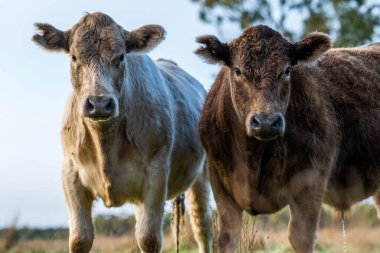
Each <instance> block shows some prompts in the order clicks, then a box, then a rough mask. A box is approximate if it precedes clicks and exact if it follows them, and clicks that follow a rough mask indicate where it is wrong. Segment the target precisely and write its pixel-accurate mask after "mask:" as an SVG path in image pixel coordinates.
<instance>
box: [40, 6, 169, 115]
mask: <svg viewBox="0 0 380 253" xmlns="http://www.w3.org/2000/svg"><path fill="white" fill-rule="evenodd" d="M36 26H37V28H38V29H39V30H40V31H41V34H36V35H35V36H34V37H33V40H34V41H35V42H36V43H37V44H39V45H40V46H42V47H44V48H45V49H48V50H51V51H64V52H66V53H68V54H69V55H70V56H71V64H70V65H71V82H72V84H73V88H74V93H75V95H76V98H77V101H79V103H80V106H78V108H79V114H80V115H81V116H82V117H84V118H87V119H89V120H90V121H93V122H102V121H108V120H110V119H112V118H117V117H118V115H119V114H120V109H119V108H120V100H121V95H122V94H123V88H124V86H123V83H124V74H125V71H128V70H126V69H125V64H124V57H125V55H126V53H128V52H132V51H134V52H135V51H145V50H149V49H152V48H153V47H155V46H156V45H157V44H158V43H160V42H161V41H162V40H163V39H164V37H165V30H164V29H163V28H162V27H161V26H157V25H147V26H143V27H141V28H139V29H137V30H135V31H131V32H127V31H125V30H124V29H123V28H122V27H120V26H119V25H117V24H116V23H115V22H114V21H113V20H112V19H111V18H110V17H109V16H107V15H105V14H103V13H93V14H87V15H86V16H84V17H83V18H82V19H81V20H80V21H79V23H77V24H76V25H75V26H73V27H72V28H71V29H70V30H68V31H65V32H63V31H60V30H58V29H56V28H54V27H53V26H51V25H49V24H36Z"/></svg>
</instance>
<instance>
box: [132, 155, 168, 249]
mask: <svg viewBox="0 0 380 253" xmlns="http://www.w3.org/2000/svg"><path fill="white" fill-rule="evenodd" d="M161 160H162V159H161ZM167 160H169V159H167ZM160 164H161V166H160ZM162 164H164V165H162ZM168 171H169V169H168V167H167V162H161V163H160V159H159V160H158V161H155V162H152V163H151V166H150V167H149V168H148V173H147V179H146V182H145V184H144V187H145V189H144V201H143V203H141V204H139V205H138V206H136V208H135V214H136V232H135V235H136V240H137V243H138V245H139V247H140V250H141V252H142V253H158V252H161V246H162V220H163V214H164V205H165V200H166V192H167V190H166V188H167V172H168Z"/></svg>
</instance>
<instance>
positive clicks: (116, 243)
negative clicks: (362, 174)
mask: <svg viewBox="0 0 380 253" xmlns="http://www.w3.org/2000/svg"><path fill="white" fill-rule="evenodd" d="M248 225H249V224H248ZM250 225H252V224H250ZM256 226H257V225H256ZM251 228H252V227H251ZM247 229H248V228H247ZM246 231H247V230H246ZM186 233H187V232H186ZM251 233H253V234H251ZM248 234H250V235H251V236H252V235H253V237H254V238H255V242H256V244H255V245H252V244H251V245H250V247H251V248H247V247H246V248H243V247H242V246H241V247H240V252H244V253H246V252H260V253H261V252H271V253H272V252H276V253H291V252H292V251H291V247H290V245H289V242H288V239H287V231H286V230H281V231H259V230H257V229H252V230H251V232H249V233H247V234H245V235H243V238H242V240H248V239H252V237H251V238H248V237H247V236H248ZM379 234H380V227H376V228H369V227H364V226H362V227H352V228H348V229H347V252H350V253H362V252H365V253H376V252H379V249H380V240H379V239H378V238H379ZM244 236H246V238H244ZM186 240H187V239H186ZM257 243H258V244H257ZM181 245H182V248H181V251H180V252H182V253H184V252H196V250H195V245H194V243H193V241H192V239H191V240H190V244H187V243H185V242H184V241H183V240H181ZM245 246H247V245H245ZM245 246H244V247H245ZM173 248H174V242H173V240H172V237H171V235H167V236H165V239H164V247H163V251H164V252H174V251H173ZM8 252H12V253H32V252H33V253H66V252H68V250H67V241H66V240H51V241H45V240H32V241H20V242H19V243H18V244H17V245H16V246H15V247H14V248H13V249H12V250H11V251H8ZM91 252H93V253H101V252H110V253H111V252H112V253H131V252H138V251H137V243H136V241H135V240H134V237H133V236H132V235H126V236H121V237H103V236H99V237H96V239H95V241H94V245H93V250H92V251H91ZM316 252H318V253H322V252H323V253H341V252H343V239H342V231H341V230H340V227H336V228H335V227H334V228H325V229H322V230H321V231H319V233H318V244H317V250H316Z"/></svg>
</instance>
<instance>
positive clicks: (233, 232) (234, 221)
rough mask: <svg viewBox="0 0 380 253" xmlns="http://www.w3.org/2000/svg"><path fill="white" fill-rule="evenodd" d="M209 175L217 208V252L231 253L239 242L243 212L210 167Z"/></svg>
mask: <svg viewBox="0 0 380 253" xmlns="http://www.w3.org/2000/svg"><path fill="white" fill-rule="evenodd" d="M209 175H210V182H211V187H212V191H213V193H214V198H215V202H216V207H217V221H216V222H217V227H216V230H217V231H216V232H217V252H219V253H233V252H235V251H236V249H237V246H238V243H239V241H240V233H241V226H242V212H243V211H242V209H241V208H240V207H239V206H238V205H237V204H236V202H235V201H234V200H233V199H232V197H231V196H230V195H229V193H228V192H227V191H226V190H225V189H224V187H223V185H222V183H221V181H220V179H219V177H218V175H217V172H216V170H215V168H213V167H212V166H210V167H209Z"/></svg>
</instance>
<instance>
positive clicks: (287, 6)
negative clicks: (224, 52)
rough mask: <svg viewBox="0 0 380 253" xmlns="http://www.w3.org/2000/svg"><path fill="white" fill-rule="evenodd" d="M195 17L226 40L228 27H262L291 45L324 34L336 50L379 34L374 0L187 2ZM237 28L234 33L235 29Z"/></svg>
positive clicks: (378, 13) (379, 10)
mask: <svg viewBox="0 0 380 253" xmlns="http://www.w3.org/2000/svg"><path fill="white" fill-rule="evenodd" d="M191 1H192V2H195V3H197V4H199V5H200V11H199V17H200V19H201V20H202V21H204V22H206V23H211V24H214V25H216V27H217V28H218V31H219V33H220V35H222V36H226V35H227V36H229V35H228V34H227V31H231V30H234V29H231V28H232V27H231V25H232V26H235V31H236V30H237V31H239V32H240V31H241V30H242V29H245V28H247V27H249V26H251V25H254V24H259V23H262V24H266V25H269V26H271V27H273V28H274V29H276V30H278V31H279V32H281V33H282V34H283V35H285V36H286V37H288V38H289V39H291V40H293V41H295V40H299V39H300V38H301V37H303V36H305V35H306V34H308V33H309V32H313V31H320V32H325V33H328V34H330V35H331V36H332V38H333V40H334V45H335V46H336V47H341V46H357V45H361V44H365V43H368V42H371V41H374V39H375V38H376V37H377V39H379V33H380V3H379V2H378V1H376V0H292V1H290V0H191ZM236 28H238V29H236Z"/></svg>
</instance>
